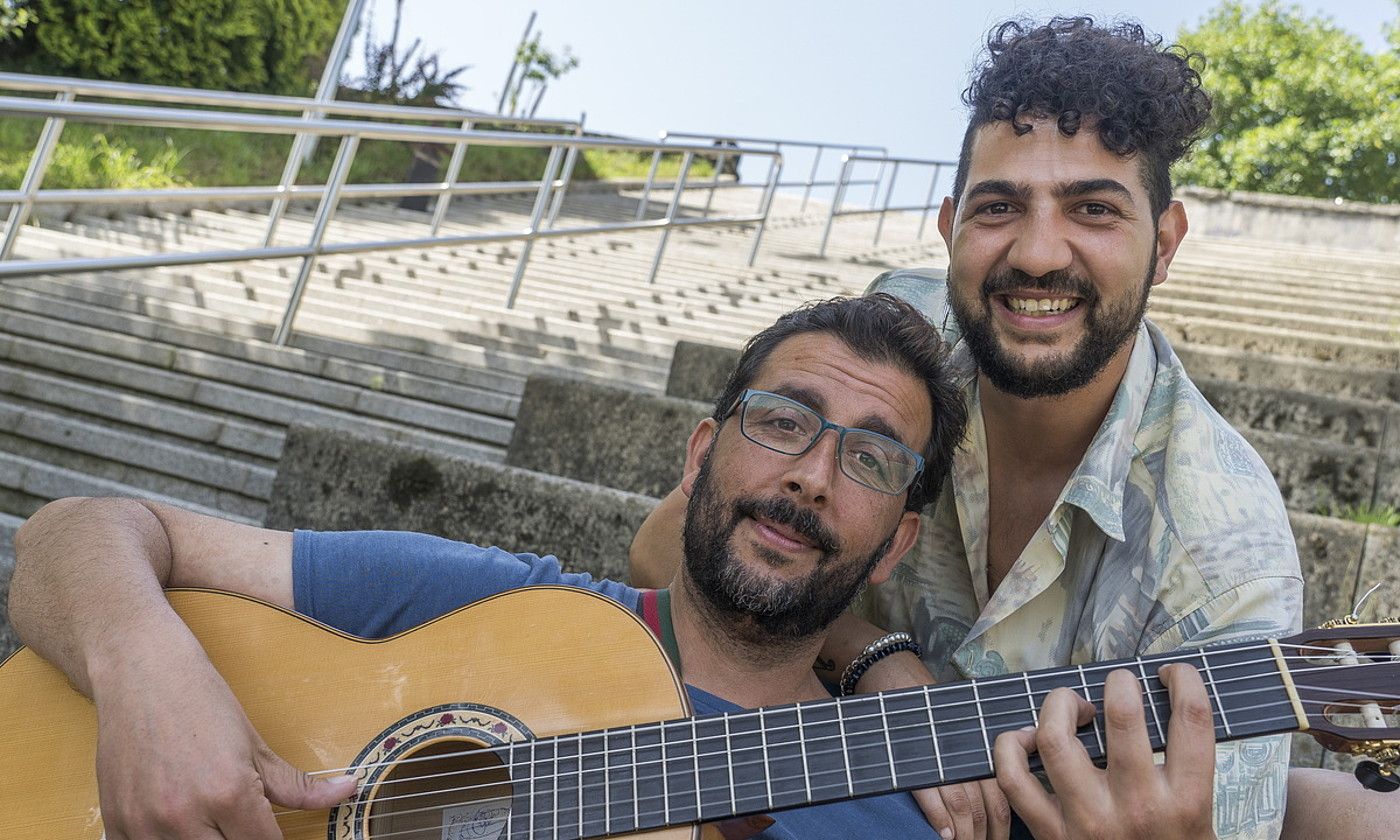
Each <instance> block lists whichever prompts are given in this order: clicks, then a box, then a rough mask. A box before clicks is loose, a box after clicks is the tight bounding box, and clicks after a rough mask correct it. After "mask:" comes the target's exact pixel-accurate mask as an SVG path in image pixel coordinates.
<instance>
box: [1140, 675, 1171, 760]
mask: <svg viewBox="0 0 1400 840" xmlns="http://www.w3.org/2000/svg"><path fill="white" fill-rule="evenodd" d="M1137 666H1138V673H1139V674H1142V699H1143V701H1144V702H1146V703H1147V708H1149V709H1151V710H1152V720H1153V721H1154V722H1155V723H1156V724H1157V744H1156V745H1157V746H1160V745H1162V744H1165V743H1166V742H1167V731H1166V730H1165V729H1163V728H1162V718H1161V717H1160V716H1159V715H1158V714H1157V701H1156V699H1155V697H1154V695H1153V692H1152V678H1150V677H1148V676H1147V666H1146V665H1145V664H1144V663H1143V661H1142V657H1140V656H1139V657H1138V658H1137Z"/></svg>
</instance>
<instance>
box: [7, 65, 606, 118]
mask: <svg viewBox="0 0 1400 840" xmlns="http://www.w3.org/2000/svg"><path fill="white" fill-rule="evenodd" d="M0 90H19V91H29V92H34V93H71V94H72V95H73V96H75V97H79V96H96V97H100V98H103V99H134V100H141V101H145V102H165V103H170V104H177V105H213V106H223V107H228V108H241V109H255V110H264V111H297V112H301V113H306V112H308V111H320V112H322V113H323V114H343V115H345V116H352V117H382V118H384V119H395V120H423V121H427V122H452V123H460V122H462V121H463V120H472V121H474V122H479V123H480V122H489V123H492V124H495V125H518V126H522V127H527V128H528V127H534V128H560V129H565V130H568V131H573V130H575V129H577V128H578V127H579V126H580V125H581V123H580V122H579V121H578V120H566V119H544V118H526V117H508V116H504V115H501V114H492V113H489V112H486V111H473V110H467V109H461V108H428V107H423V106H418V105H385V104H380V103H375V102H344V101H339V100H337V101H332V102H318V101H317V100H315V99H310V98H307V97H302V96H280V95H275V94H259V93H240V92H237V91H228V90H204V89H201V88H182V87H172V86H168V85H144V84H136V83H134V82H107V81H99V80H93V79H75V78H71V77H68V76H37V75H30V74H27V73H0Z"/></svg>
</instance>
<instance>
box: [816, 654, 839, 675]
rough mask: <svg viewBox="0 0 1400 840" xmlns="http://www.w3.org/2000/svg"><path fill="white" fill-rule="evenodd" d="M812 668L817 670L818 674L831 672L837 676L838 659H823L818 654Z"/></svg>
mask: <svg viewBox="0 0 1400 840" xmlns="http://www.w3.org/2000/svg"><path fill="white" fill-rule="evenodd" d="M812 670H813V671H816V672H817V673H818V674H831V675H832V676H836V674H837V671H836V660H835V659H823V658H822V657H820V656H818V657H817V661H816V662H814V663H812Z"/></svg>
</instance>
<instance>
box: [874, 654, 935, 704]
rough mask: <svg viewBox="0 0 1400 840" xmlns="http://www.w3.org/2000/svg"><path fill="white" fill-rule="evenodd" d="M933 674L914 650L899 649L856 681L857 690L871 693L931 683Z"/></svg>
mask: <svg viewBox="0 0 1400 840" xmlns="http://www.w3.org/2000/svg"><path fill="white" fill-rule="evenodd" d="M933 682H934V680H933V676H932V675H931V674H930V673H929V671H928V668H927V667H925V666H924V661H923V660H922V659H920V658H919V657H918V656H915V655H914V653H913V652H912V651H899V652H897V653H892V654H890V655H889V656H886V657H885V658H883V659H881V660H880V661H879V662H876V663H875V664H873V665H871V666H870V668H869V669H868V670H866V672H865V673H864V674H863V675H861V678H860V680H859V681H858V682H857V683H856V686H855V688H856V692H857V693H860V694H869V693H872V692H876V691H889V690H891V689H896V688H912V687H914V686H916V685H930V684H932V683H933Z"/></svg>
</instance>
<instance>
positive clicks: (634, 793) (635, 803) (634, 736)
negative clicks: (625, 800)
mask: <svg viewBox="0 0 1400 840" xmlns="http://www.w3.org/2000/svg"><path fill="white" fill-rule="evenodd" d="M630 735H631V739H632V825H633V826H636V825H638V822H637V820H638V818H640V817H641V813H640V810H639V806H638V791H637V777H638V776H639V775H641V773H640V772H639V770H640V769H641V767H640V764H639V763H638V761H637V727H636V725H635V724H633V726H632V731H631V733H630Z"/></svg>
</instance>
